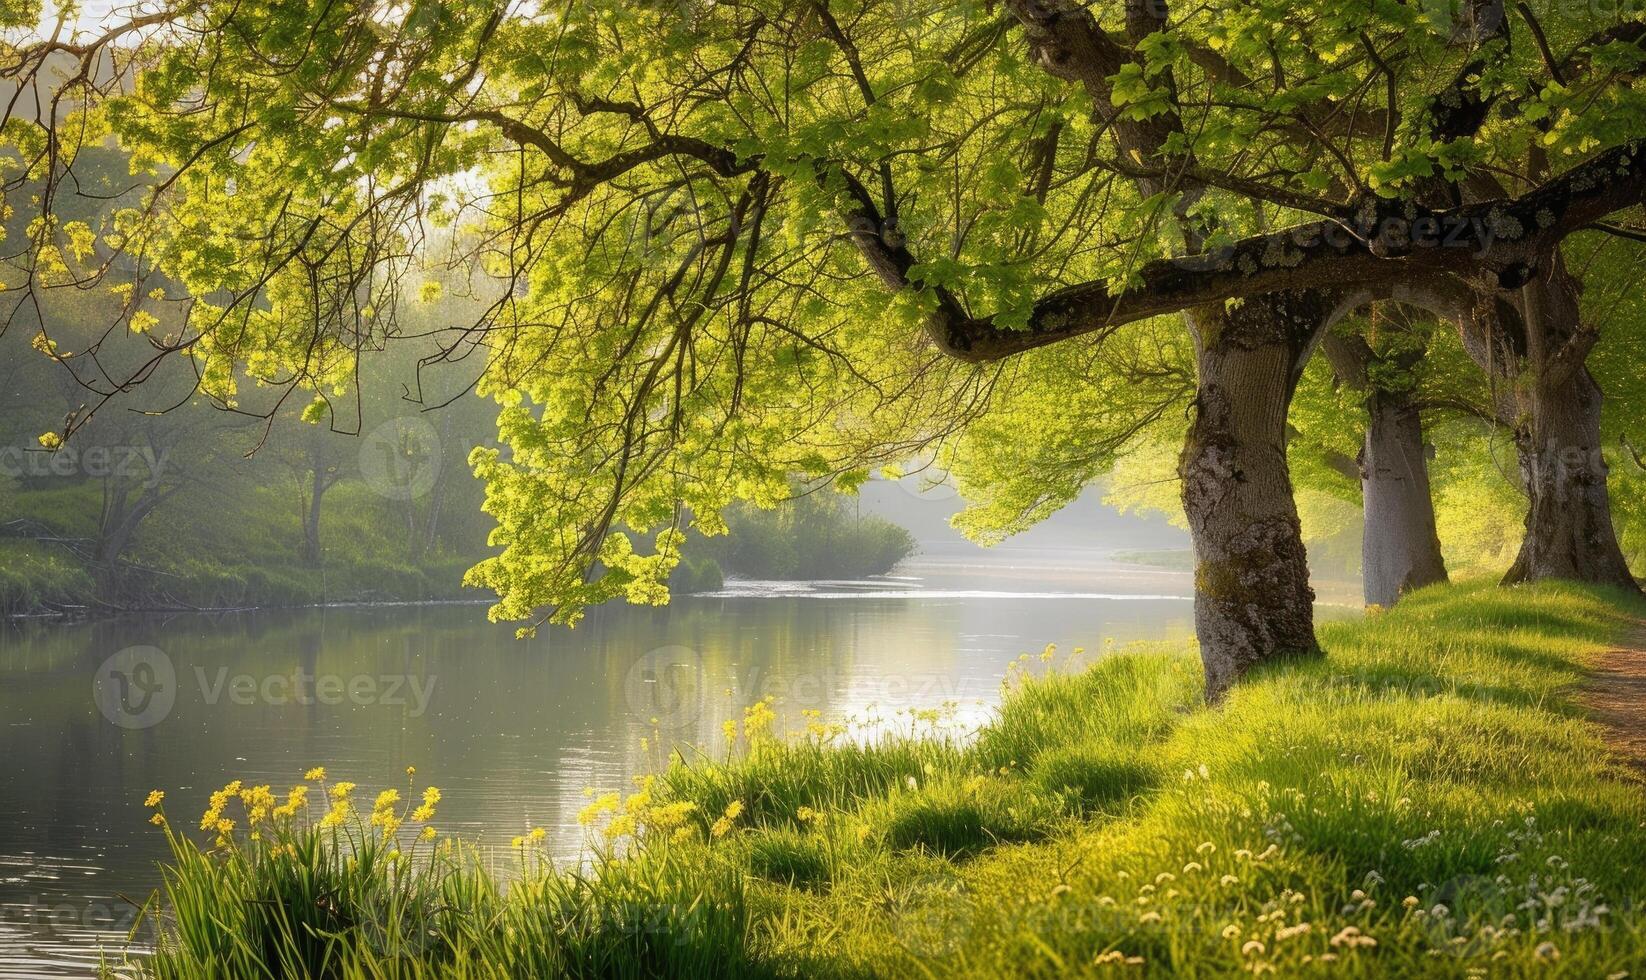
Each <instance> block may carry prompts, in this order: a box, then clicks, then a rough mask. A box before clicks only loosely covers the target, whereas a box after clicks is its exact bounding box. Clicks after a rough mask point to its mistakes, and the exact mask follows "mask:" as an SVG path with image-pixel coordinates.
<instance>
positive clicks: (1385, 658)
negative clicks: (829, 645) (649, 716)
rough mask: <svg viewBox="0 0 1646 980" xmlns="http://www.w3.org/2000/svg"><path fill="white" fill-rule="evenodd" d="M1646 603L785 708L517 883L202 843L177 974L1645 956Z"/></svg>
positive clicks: (330, 848) (1563, 968) (1412, 601)
mask: <svg viewBox="0 0 1646 980" xmlns="http://www.w3.org/2000/svg"><path fill="white" fill-rule="evenodd" d="M1636 602H1637V601H1636V600H1632V599H1627V598H1625V597H1622V596H1620V595H1614V594H1610V593H1606V592H1602V591H1597V590H1585V589H1580V588H1577V587H1560V586H1540V587H1536V588H1520V589H1514V590H1499V589H1496V588H1493V587H1489V586H1485V585H1470V586H1463V587H1454V588H1438V589H1432V590H1427V591H1425V592H1422V593H1419V594H1416V595H1414V596H1412V597H1411V598H1409V599H1408V600H1406V601H1404V602H1403V603H1402V604H1401V605H1400V606H1399V607H1398V608H1397V609H1395V610H1392V611H1390V612H1388V613H1384V614H1380V615H1376V616H1372V617H1369V618H1367V619H1366V620H1364V621H1360V622H1352V623H1338V624H1332V625H1329V626H1326V627H1323V628H1322V630H1321V638H1322V641H1323V644H1324V646H1325V647H1326V649H1327V651H1328V653H1327V655H1326V656H1325V657H1323V658H1320V659H1317V660H1310V661H1292V662H1288V663H1284V664H1278V665H1275V666H1273V667H1272V668H1269V669H1267V670H1265V671H1262V672H1261V673H1259V674H1258V675H1257V676H1254V677H1251V678H1248V679H1247V680H1246V681H1245V682H1244V683H1242V684H1241V685H1240V686H1239V687H1238V688H1237V689H1236V690H1235V691H1234V692H1233V693H1232V694H1231V696H1230V697H1229V698H1228V700H1227V702H1226V703H1225V704H1224V705H1223V706H1222V707H1220V708H1217V709H1207V708H1204V707H1202V706H1201V705H1200V703H1199V702H1200V690H1199V681H1198V674H1199V671H1198V662H1197V660H1196V659H1195V657H1194V655H1193V653H1192V651H1186V650H1174V651H1168V650H1162V649H1158V648H1155V649H1142V650H1138V651H1132V652H1125V653H1121V654H1116V655H1113V656H1111V657H1108V658H1105V659H1104V660H1102V661H1100V662H1099V663H1097V664H1096V665H1095V666H1094V667H1091V668H1090V669H1088V670H1085V671H1083V672H1080V673H1077V674H1059V673H1055V672H1054V673H1051V674H1049V675H1047V676H1044V677H1040V678H1036V679H1018V680H1014V681H1013V682H1012V690H1011V692H1010V693H1009V694H1008V697H1007V699H1006V701H1005V703H1004V705H1003V706H1002V708H1001V709H1000V711H999V712H998V714H997V716H996V718H995V719H994V721H993V722H992V723H991V724H990V725H989V726H988V727H986V728H985V729H984V730H983V731H981V732H979V733H977V734H976V736H975V737H973V738H962V737H953V736H945V735H944V734H943V732H944V731H945V729H943V727H942V726H941V725H938V724H932V725H930V726H929V727H930V729H931V732H930V733H929V734H927V736H926V737H924V738H920V739H911V738H908V737H890V736H887V737H879V738H873V739H869V740H867V741H862V740H857V739H854V738H852V737H851V735H850V733H841V732H839V731H838V730H837V729H833V728H830V727H828V726H823V725H814V730H813V732H812V733H811V734H809V735H807V736H804V737H801V738H798V739H779V738H771V737H766V736H765V735H764V731H765V728H766V727H767V726H766V721H765V719H764V718H763V717H762V715H761V713H760V712H758V711H756V712H755V713H753V715H752V716H751V718H750V724H749V725H748V726H747V728H748V729H752V731H746V732H745V733H744V735H743V736H742V737H740V738H739V740H738V751H737V752H736V753H735V756H734V757H733V758H731V759H729V760H725V761H717V762H703V761H693V762H691V763H690V764H687V763H686V762H684V761H677V762H676V763H675V764H674V765H673V766H672V767H671V768H670V769H669V770H667V771H666V772H664V773H661V774H659V775H658V776H657V777H656V778H655V779H653V780H652V781H650V782H649V783H648V784H647V785H646V786H645V787H643V788H642V789H641V790H640V791H639V792H638V793H636V794H633V795H632V796H631V797H630V798H629V799H628V800H626V801H623V802H622V803H620V804H619V805H618V807H617V809H616V813H617V814H618V815H617V816H615V818H614V817H613V816H612V814H611V813H607V814H606V815H605V816H603V817H602V818H601V819H602V820H606V819H615V820H616V821H617V826H616V827H615V829H616V830H617V831H619V832H624V833H623V837H624V840H626V841H628V840H630V838H629V837H628V835H627V833H626V832H627V831H630V830H635V831H637V832H638V840H637V841H632V846H630V847H629V848H628V849H627V856H625V857H611V858H608V859H605V860H603V861H602V862H601V863H600V865H599V866H598V867H597V868H595V869H594V870H593V871H591V872H587V873H581V874H579V873H571V872H564V871H562V872H554V871H550V870H528V872H527V873H526V874H525V876H524V878H521V879H518V880H517V883H515V884H513V885H504V884H501V883H500V881H502V880H504V879H509V878H512V877H513V876H511V874H510V873H509V872H508V871H507V870H505V869H504V868H503V867H502V866H494V865H493V864H492V862H489V861H485V860H482V859H481V858H480V857H478V856H476V855H475V853H474V852H472V851H469V850H465V849H463V848H449V849H446V850H442V851H439V852H438V853H437V854H436V855H433V856H431V855H426V854H425V855H422V856H419V857H414V858H411V859H407V860H403V861H400V862H397V863H387V862H385V860H384V859H383V858H382V857H381V852H382V851H383V850H384V848H385V847H386V845H383V844H381V843H376V842H372V841H365V842H362V840H363V839H364V838H365V837H366V836H369V831H360V832H356V833H355V834H353V835H346V836H344V837H340V838H337V839H335V840H333V839H331V836H330V835H331V832H330V831H327V832H318V831H310V830H307V829H305V828H304V827H303V826H301V825H297V824H294V825H292V826H289V827H286V828H283V829H281V830H280V831H279V832H278V834H271V835H268V836H267V837H266V838H265V840H263V841H262V842H260V843H257V844H252V843H250V842H247V841H244V840H242V841H241V842H240V843H239V844H238V845H237V846H236V847H235V848H233V849H232V850H230V851H228V852H227V853H223V854H215V855H211V856H206V855H203V854H201V853H200V852H199V851H198V850H197V849H196V848H195V846H194V845H193V844H190V843H188V842H186V841H185V840H183V839H182V838H181V837H178V838H176V840H175V843H176V846H177V848H178V853H177V863H176V864H175V865H174V867H173V869H172V870H171V872H170V874H171V883H170V886H169V892H168V894H167V896H166V897H165V899H164V900H163V901H162V902H161V903H160V905H161V906H162V907H163V908H164V910H165V913H166V919H165V921H166V922H168V923H169V925H168V926H167V927H166V928H167V935H168V936H169V937H170V938H169V939H168V942H167V944H166V945H165V947H164V948H163V949H162V952H161V954H160V955H159V956H157V957H154V958H152V959H150V960H148V961H146V962H147V969H149V970H151V971H152V972H153V973H154V974H156V975H159V976H164V977H192V976H204V975H245V976H252V975H264V976H280V977H297V976H304V975H315V976H338V977H351V978H352V977H374V978H375V977H422V976H436V975H439V976H473V977H505V976H508V977H528V976H531V977H536V976H543V977H547V976H559V975H581V976H637V977H638V976H694V975H695V976H735V975H744V976H795V977H857V976H864V977H867V976H938V975H941V976H944V977H994V976H1002V975H1013V976H1045V977H1060V976H1066V975H1070V974H1076V975H1081V974H1089V975H1108V974H1110V973H1118V974H1121V975H1135V976H1158V977H1167V976H1173V977H1177V976H1181V977H1223V976H1236V975H1249V974H1253V973H1262V972H1275V973H1277V974H1280V975H1288V976H1291V975H1304V976H1312V975H1315V974H1321V975H1346V976H1354V977H1386V976H1410V977H1415V976H1423V977H1431V976H1439V977H1468V976H1481V975H1486V976H1494V977H1517V976H1538V977H1608V976H1615V975H1618V974H1620V973H1622V972H1623V971H1627V970H1629V969H1631V968H1637V967H1638V965H1639V964H1641V963H1646V916H1643V915H1642V913H1641V911H1640V910H1641V905H1642V900H1643V899H1646V880H1643V879H1642V877H1641V876H1640V874H1639V869H1640V868H1641V867H1643V866H1646V829H1643V827H1646V798H1643V795H1642V786H1641V783H1640V782H1639V781H1638V779H1637V778H1636V777H1634V776H1633V775H1632V774H1631V772H1630V770H1628V769H1627V767H1626V766H1625V765H1624V764H1622V763H1621V762H1620V761H1619V760H1618V759H1617V758H1615V757H1613V756H1612V755H1610V754H1609V753H1608V751H1607V748H1606V746H1605V744H1604V742H1603V738H1602V733H1601V732H1600V731H1599V730H1598V729H1597V728H1596V727H1595V726H1594V725H1593V724H1592V723H1590V722H1588V721H1587V720H1585V718H1584V717H1583V715H1582V713H1581V711H1580V710H1579V709H1578V708H1577V706H1576V705H1575V703H1574V700H1573V697H1572V695H1573V688H1574V687H1575V685H1577V684H1578V683H1579V682H1580V681H1581V680H1582V679H1583V677H1584V671H1585V666H1586V664H1587V663H1589V662H1590V661H1591V659H1592V658H1593V657H1595V656H1596V655H1597V654H1598V653H1600V652H1601V651H1602V650H1604V649H1605V648H1606V646H1607V645H1608V644H1609V643H1612V642H1615V640H1616V638H1617V637H1618V636H1619V635H1620V633H1621V632H1622V631H1623V630H1625V629H1626V628H1627V627H1628V625H1629V623H1630V620H1631V618H1632V617H1638V616H1639V615H1640V614H1641V612H1642V611H1643V610H1642V609H1641V608H1640V606H1639V605H1638V604H1636ZM1022 673H1023V672H1019V675H1020V676H1021V674H1022ZM927 720H930V719H929V718H928V719H927ZM751 734H752V735H753V744H752V745H751V744H749V739H748V736H749V735H751ZM692 758H700V757H692ZM597 809H599V808H597ZM283 839H284V840H289V841H290V842H291V843H292V844H293V845H294V850H295V852H296V853H295V854H294V853H288V852H285V851H282V852H280V853H279V854H276V853H274V847H275V846H277V845H276V842H277V841H280V840H283ZM530 848H531V845H530V842H529V841H528V842H525V850H526V851H527V852H528V855H529V852H530ZM350 854H353V856H354V857H355V860H354V861H353V862H350V861H349V860H347V857H348V856H349V855H350ZM531 863H532V862H531V860H530V858H529V857H528V860H527V864H528V865H530V864H531ZM316 909H321V910H323V911H324V914H325V916H326V918H325V920H324V921H321V922H312V921H311V922H310V924H309V925H308V926H307V927H299V926H298V925H297V924H296V923H297V921H298V920H299V919H302V918H303V917H304V916H307V917H308V918H309V919H311V920H312V919H313V918H314V916H315V915H316V914H317V913H316V912H315V910H316ZM225 962H228V963H232V964H233V969H231V970H229V972H228V973H227V974H223V973H221V972H217V973H214V972H213V968H212V967H210V966H208V965H207V964H210V963H225Z"/></svg>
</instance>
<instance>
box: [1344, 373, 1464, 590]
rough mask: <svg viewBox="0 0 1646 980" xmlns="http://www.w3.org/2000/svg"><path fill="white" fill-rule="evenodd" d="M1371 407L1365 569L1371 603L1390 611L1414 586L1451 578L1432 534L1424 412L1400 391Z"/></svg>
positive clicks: (1363, 472)
mask: <svg viewBox="0 0 1646 980" xmlns="http://www.w3.org/2000/svg"><path fill="white" fill-rule="evenodd" d="M1366 407H1367V409H1368V411H1369V412H1370V415H1371V417H1370V419H1369V421H1368V424H1367V426H1366V442H1365V445H1364V447H1363V448H1362V449H1361V454H1360V487H1361V495H1362V498H1363V501H1364V511H1365V523H1366V530H1365V533H1364V537H1363V538H1362V542H1363V543H1362V546H1361V568H1362V572H1363V577H1364V587H1365V595H1366V604H1367V605H1368V606H1384V607H1388V606H1392V605H1394V604H1395V603H1396V602H1398V601H1399V600H1400V597H1401V596H1402V595H1404V594H1405V593H1407V592H1409V591H1411V590H1412V589H1419V588H1422V587H1423V586H1425V585H1433V584H1434V583H1436V582H1444V581H1446V561H1445V559H1444V558H1442V557H1441V554H1440V536H1439V534H1438V533H1436V531H1435V507H1434V498H1433V497H1432V496H1431V495H1430V486H1429V465H1428V460H1427V458H1426V451H1425V448H1424V444H1423V416H1422V413H1420V412H1419V411H1418V410H1417V409H1416V408H1415V407H1413V406H1412V404H1411V398H1410V396H1408V395H1406V394H1405V393H1399V392H1376V393H1374V394H1373V395H1372V396H1371V397H1370V398H1369V399H1368V400H1367V406H1366Z"/></svg>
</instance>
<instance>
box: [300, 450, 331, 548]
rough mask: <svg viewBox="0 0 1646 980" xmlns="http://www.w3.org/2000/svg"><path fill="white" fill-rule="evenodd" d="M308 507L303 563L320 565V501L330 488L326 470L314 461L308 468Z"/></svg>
mask: <svg viewBox="0 0 1646 980" xmlns="http://www.w3.org/2000/svg"><path fill="white" fill-rule="evenodd" d="M310 477H311V478H312V482H311V483H310V484H309V506H308V511H307V512H306V513H305V514H304V515H303V561H304V562H306V563H307V564H310V565H318V564H320V515H321V506H320V505H321V501H322V500H323V499H325V496H326V489H327V488H328V487H329V486H330V484H329V483H328V481H327V480H326V468H325V466H324V465H323V464H322V463H321V462H320V461H319V460H318V459H316V460H314V461H313V464H312V466H311V467H310Z"/></svg>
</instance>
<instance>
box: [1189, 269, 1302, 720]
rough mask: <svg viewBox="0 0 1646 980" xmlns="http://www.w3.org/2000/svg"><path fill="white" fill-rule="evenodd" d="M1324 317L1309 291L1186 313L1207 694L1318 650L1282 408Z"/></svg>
mask: <svg viewBox="0 0 1646 980" xmlns="http://www.w3.org/2000/svg"><path fill="white" fill-rule="evenodd" d="M1326 315H1327V306H1326V304H1325V302H1324V301H1323V300H1322V299H1320V298H1319V297H1317V296H1314V295H1313V294H1278V295H1276V296H1272V297H1261V298H1259V299H1254V300H1248V301H1246V302H1245V303H1243V304H1241V305H1240V306H1239V307H1237V308H1235V310H1234V311H1233V312H1229V313H1225V312H1222V311H1198V312H1196V313H1195V314H1193V315H1191V317H1190V323H1191V326H1192V327H1193V329H1194V333H1195V336H1196V346H1197V348H1198V350H1197V366H1198V371H1199V390H1198V392H1197V394H1196V397H1195V414H1194V420H1193V422H1192V423H1191V424H1190V427H1189V433H1188V438H1187V440H1186V443H1185V445H1184V447H1183V454H1182V456H1181V457H1180V459H1179V464H1178V473H1179V476H1180V477H1181V478H1182V482H1183V508H1184V511H1185V512H1186V514H1187V516H1188V519H1189V531H1190V533H1191V535H1192V536H1193V538H1194V546H1195V558H1196V567H1195V629H1196V632H1197V634H1198V635H1199V638H1200V655H1201V660H1202V662H1203V663H1204V666H1205V671H1206V697H1207V700H1209V701H1214V702H1215V701H1217V700H1219V699H1220V698H1221V697H1222V696H1223V695H1224V693H1226V692H1227V691H1228V689H1229V687H1230V686H1231V685H1233V684H1234V683H1235V682H1236V681H1237V680H1239V679H1240V677H1241V676H1242V675H1244V674H1245V673H1246V672H1247V671H1248V670H1250V669H1251V668H1253V667H1255V666H1257V665H1258V664H1261V663H1263V662H1265V661H1268V660H1272V659H1275V658H1277V657H1280V656H1283V655H1286V654H1295V653H1313V652H1318V650H1319V644H1318V643H1317V641H1316V640H1315V634H1314V590H1313V589H1312V588H1311V587H1310V585H1309V565H1308V560H1307V558H1306V556H1305V554H1304V549H1303V534H1302V527H1301V525H1300V524H1299V523H1298V517H1297V504H1296V502H1295V501H1294V500H1293V497H1292V481H1291V475H1290V472H1289V471H1288V469H1287V465H1286V412H1287V409H1288V408H1289V407H1290V405H1291V400H1292V394H1293V392H1294V391H1295V390H1296V386H1297V380H1298V375H1299V373H1300V371H1301V367H1302V363H1303V361H1304V359H1305V355H1306V353H1307V351H1308V350H1309V348H1310V346H1311V344H1312V342H1313V340H1314V338H1315V336H1316V335H1317V334H1318V331H1319V329H1320V327H1321V325H1322V324H1323V323H1324V320H1325V317H1326Z"/></svg>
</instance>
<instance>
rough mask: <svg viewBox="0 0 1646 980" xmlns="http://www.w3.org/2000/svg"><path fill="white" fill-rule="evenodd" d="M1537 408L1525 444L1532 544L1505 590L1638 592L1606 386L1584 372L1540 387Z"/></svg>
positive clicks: (1527, 541)
mask: <svg viewBox="0 0 1646 980" xmlns="http://www.w3.org/2000/svg"><path fill="white" fill-rule="evenodd" d="M1530 400H1531V408H1532V411H1531V420H1530V423H1529V424H1528V425H1527V426H1526V427H1525V428H1524V429H1523V430H1522V431H1521V432H1520V433H1519V434H1518V436H1517V439H1518V441H1519V444H1520V467H1521V475H1522V477H1523V478H1524V480H1525V484H1526V494H1527V496H1528V497H1529V498H1530V505H1529V507H1528V509H1527V512H1526V537H1525V538H1524V539H1522V541H1521V545H1520V555H1519V557H1518V558H1516V559H1515V563H1514V566H1513V567H1511V568H1510V569H1509V574H1508V575H1506V576H1505V577H1504V579H1503V581H1504V583H1505V584H1512V583H1517V582H1536V581H1539V580H1542V579H1575V580H1577V581H1580V582H1597V583H1602V584H1606V585H1620V586H1625V587H1627V588H1631V589H1632V588H1635V587H1636V585H1635V580H1634V576H1633V575H1631V574H1630V572H1629V565H1628V562H1626V561H1625V560H1624V558H1623V550H1622V549H1621V548H1619V547H1618V543H1617V532H1616V530H1615V529H1614V528H1613V525H1612V501H1611V495H1610V493H1609V492H1608V490H1607V486H1606V473H1607V465H1606V459H1605V457H1604V456H1603V455H1602V454H1601V450H1600V406H1601V393H1600V386H1599V385H1597V384H1596V383H1595V380H1594V378H1593V376H1591V375H1590V374H1589V371H1588V369H1587V368H1584V367H1582V366H1578V367H1577V368H1576V370H1574V371H1571V372H1570V373H1569V374H1568V375H1567V376H1566V377H1564V378H1561V377H1558V376H1557V377H1547V376H1545V377H1544V378H1541V379H1539V383H1537V384H1535V385H1534V386H1533V388H1532V391H1531V393H1530Z"/></svg>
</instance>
